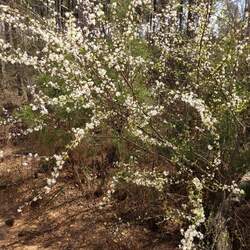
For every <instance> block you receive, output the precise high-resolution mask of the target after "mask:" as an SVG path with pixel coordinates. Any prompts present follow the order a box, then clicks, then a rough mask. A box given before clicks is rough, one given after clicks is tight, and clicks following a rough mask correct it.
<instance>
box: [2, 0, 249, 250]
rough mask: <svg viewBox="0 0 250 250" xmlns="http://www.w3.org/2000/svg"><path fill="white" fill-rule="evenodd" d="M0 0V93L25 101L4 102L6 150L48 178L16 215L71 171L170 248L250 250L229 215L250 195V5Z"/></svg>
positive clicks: (103, 202)
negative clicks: (20, 153) (19, 90)
mask: <svg viewBox="0 0 250 250" xmlns="http://www.w3.org/2000/svg"><path fill="white" fill-rule="evenodd" d="M0 3H1V5H0V25H1V33H0V35H1V38H0V61H1V77H2V81H1V88H4V86H5V85H7V84H10V82H11V81H12V82H13V81H17V80H18V79H19V82H21V83H22V86H24V87H23V89H24V91H25V95H26V99H25V100H24V101H22V103H21V104H20V105H19V104H18V105H10V103H9V102H8V103H7V104H6V103H4V101H2V111H1V127H2V128H3V129H4V131H5V139H4V140H3V141H2V142H1V144H2V146H3V147H4V145H6V144H8V145H9V144H14V145H23V146H24V147H25V148H26V150H27V152H26V155H27V157H28V158H29V160H27V161H23V162H22V167H25V166H27V165H30V166H34V167H35V165H36V166H37V165H39V166H40V167H41V168H43V169H45V170H46V173H47V178H44V179H43V182H42V185H41V186H40V187H39V188H36V191H35V192H33V194H32V197H31V198H30V200H29V201H28V202H25V203H20V204H19V207H18V209H17V211H18V213H20V214H22V213H24V211H25V210H26V209H28V207H29V206H30V205H31V204H34V202H36V201H38V200H41V202H43V200H46V199H47V198H48V197H50V196H51V193H53V190H54V189H55V188H56V186H57V185H58V183H59V182H60V176H61V175H65V173H69V172H72V173H74V176H75V177H74V178H75V181H76V182H77V183H78V184H77V187H76V188H78V192H79V194H86V193H87V192H90V193H92V194H93V195H95V196H97V197H99V198H100V200H99V202H98V204H97V205H98V207H99V208H100V209H105V208H106V207H108V208H110V209H111V211H112V212H113V213H114V214H115V216H116V217H117V218H119V220H120V221H121V223H128V224H131V225H132V224H138V225H146V226H147V227H149V228H150V230H152V231H153V232H156V231H157V232H159V231H160V232H161V233H162V234H163V235H169V234H172V235H173V236H174V237H175V239H176V241H177V242H178V243H177V244H176V248H178V247H179V248H180V249H183V250H193V249H217V250H224V249H225V250H227V249H237V250H238V249H249V248H250V242H249V239H248V238H249V237H248V233H250V231H246V230H245V229H246V228H244V225H242V224H241V222H240V220H237V217H236V216H234V215H235V214H233V213H232V211H234V210H235V207H239V206H242V204H244V205H246V204H249V203H247V202H248V199H249V197H250V184H249V181H250V177H249V171H250V163H249V162H250V147H249V145H250V144H249V143H250V74H249V73H250V67H249V66H250V53H249V52H250V43H249V39H250V37H249V35H250V19H249V18H250V17H249V14H250V3H249V1H246V4H245V7H244V8H243V9H240V6H241V5H240V3H239V2H237V1H213V0H202V1H179V0H168V1H151V0H111V1H106V0H103V1H94V0H84V1H81V0H78V1H52V0H49V1H38V0H36V1H35V0H27V1H0ZM247 3H248V5H247ZM13 76H15V77H14V80H13ZM4 155H5V151H4V150H2V151H1V155H0V158H1V159H3V161H4V160H5V158H4ZM32 164H33V165H32ZM13 174H14V173H13ZM248 178H249V179H248ZM248 209H249V207H248ZM105 249H106V248H105ZM117 249H118V248H117ZM128 249H130V248H128Z"/></svg>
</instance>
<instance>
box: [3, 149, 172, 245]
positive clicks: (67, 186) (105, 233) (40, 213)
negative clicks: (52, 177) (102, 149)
mask: <svg viewBox="0 0 250 250" xmlns="http://www.w3.org/2000/svg"><path fill="white" fill-rule="evenodd" d="M3 150H4V160H3V161H2V162H0V176H1V178H0V249H1V250H4V249H8V250H9V249H10V250H11V249H16V250H38V249H39V250H40V249H51V250H54V249H65V250H66V249H68V250H71V249H88V250H92V249H93V250H102V249H105V250H109V249H110V250H112V249H114V250H119V249H148V250H161V249H164V250H168V249H169V250H174V249H177V248H176V245H177V242H176V240H173V239H172V238H171V237H170V236H166V235H163V234H161V233H156V232H152V231H150V230H149V229H147V228H146V227H144V226H141V225H136V224H128V223H123V222H121V221H119V219H118V218H117V217H116V215H115V214H114V212H112V210H111V209H110V208H109V207H100V205H99V203H100V201H101V200H102V197H96V196H95V195H94V194H93V193H90V192H85V193H84V195H82V192H81V191H80V190H81V189H80V188H79V186H78V185H77V181H76V179H75V177H74V174H73V171H72V172H71V171H70V169H68V170H67V169H66V170H65V171H64V172H63V174H62V176H61V177H60V178H59V182H58V184H57V185H56V187H54V189H53V191H52V193H50V194H49V195H47V197H44V199H43V200H39V202H32V203H31V204H30V205H28V206H26V207H25V208H24V209H23V212H22V213H18V212H17V209H18V207H19V206H20V205H23V204H25V202H29V201H30V200H31V199H32V197H34V195H35V194H36V192H37V191H39V190H40V189H41V187H42V186H43V185H44V183H45V181H46V175H48V173H46V172H45V173H37V168H38V166H37V164H36V163H35V162H29V164H28V165H27V166H23V165H22V163H23V162H24V161H25V162H26V160H25V159H24V158H23V156H22V155H18V154H17V152H18V151H20V148H17V147H5V148H3Z"/></svg>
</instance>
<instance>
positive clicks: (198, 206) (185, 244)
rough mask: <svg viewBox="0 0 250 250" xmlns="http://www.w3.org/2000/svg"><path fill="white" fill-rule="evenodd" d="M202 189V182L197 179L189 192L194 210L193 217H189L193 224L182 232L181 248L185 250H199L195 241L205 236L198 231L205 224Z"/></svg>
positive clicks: (193, 181)
mask: <svg viewBox="0 0 250 250" xmlns="http://www.w3.org/2000/svg"><path fill="white" fill-rule="evenodd" d="M202 189H203V185H202V183H201V181H200V180H199V179H198V178H197V177H195V178H194V179H193V180H192V183H191V187H190V191H189V200H190V203H191V205H192V207H193V209H192V215H190V216H188V218H189V220H190V222H191V223H192V224H191V225H189V227H188V228H187V229H186V230H185V231H184V230H183V229H182V230H181V233H182V235H183V239H182V240H181V245H180V248H181V249H183V250H193V249H197V248H196V245H195V243H194V239H195V238H197V239H199V240H202V239H203V234H202V233H201V232H199V231H198V229H197V228H198V227H199V226H200V225H201V224H202V223H204V222H205V214H204V208H203V205H202Z"/></svg>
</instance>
